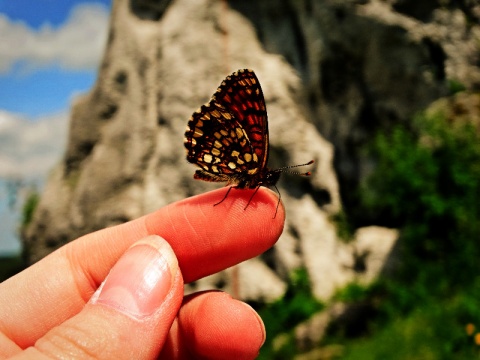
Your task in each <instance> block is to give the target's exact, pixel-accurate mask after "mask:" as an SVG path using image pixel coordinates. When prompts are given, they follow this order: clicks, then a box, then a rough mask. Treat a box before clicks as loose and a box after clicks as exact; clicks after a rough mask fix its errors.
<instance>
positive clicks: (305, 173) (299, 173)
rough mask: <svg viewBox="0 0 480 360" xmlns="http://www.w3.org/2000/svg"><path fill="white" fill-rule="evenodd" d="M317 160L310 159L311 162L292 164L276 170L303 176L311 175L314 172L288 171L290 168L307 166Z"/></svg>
mask: <svg viewBox="0 0 480 360" xmlns="http://www.w3.org/2000/svg"><path fill="white" fill-rule="evenodd" d="M314 162H315V160H310V161H309V162H307V163H305V164H299V165H290V166H285V167H282V168H280V169H276V170H275V171H276V172H277V171H278V172H286V173H289V174H292V175H301V176H310V175H312V173H311V172H310V171H307V172H299V171H288V169H292V168H296V167H300V166H307V165H312V164H313V163H314Z"/></svg>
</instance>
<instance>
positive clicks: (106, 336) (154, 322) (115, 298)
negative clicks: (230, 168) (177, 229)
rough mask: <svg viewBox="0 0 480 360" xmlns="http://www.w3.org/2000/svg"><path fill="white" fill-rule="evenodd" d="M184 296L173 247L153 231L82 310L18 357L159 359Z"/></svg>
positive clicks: (112, 272)
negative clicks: (153, 233) (154, 234)
mask: <svg viewBox="0 0 480 360" xmlns="http://www.w3.org/2000/svg"><path fill="white" fill-rule="evenodd" d="M182 298H183V279H182V276H181V273H180V270H179V268H178V262H177V258H176V257H175V254H174V253H173V250H172V249H171V247H170V245H169V244H168V243H167V242H166V241H165V240H163V239H162V238H160V237H159V236H149V237H147V238H145V239H143V240H141V241H139V242H137V243H135V244H134V245H133V246H132V247H130V248H129V249H128V250H127V251H126V252H125V253H124V254H123V256H122V257H121V258H120V259H119V260H118V262H117V263H116V264H115V266H114V267H113V268H112V269H111V271H110V273H109V274H108V276H107V278H106V279H105V281H104V282H103V284H102V285H101V286H100V288H99V289H98V290H97V291H96V292H95V294H94V295H93V297H92V298H91V299H90V301H89V303H88V304H87V305H86V306H85V307H84V309H83V310H82V311H81V312H80V313H79V314H77V315H76V316H74V317H72V318H70V319H69V320H67V321H65V322H64V323H63V324H61V325H59V326H58V327H56V328H53V329H52V330H50V331H49V332H48V333H47V334H46V335H45V336H44V337H43V338H41V339H39V340H38V341H37V342H36V344H35V346H34V347H32V348H29V349H27V350H25V351H24V352H23V353H22V354H19V356H17V358H20V359H23V358H25V359H26V358H33V357H34V358H37V357H39V355H44V356H46V357H51V358H64V357H68V358H71V359H85V358H89V359H146V358H155V357H157V356H158V354H159V353H160V351H161V349H162V347H163V344H164V343H165V340H166V338H167V335H168V332H169V330H170V327H171V325H172V323H173V321H174V319H175V316H176V315H177V312H178V310H179V308H180V305H181V302H182Z"/></svg>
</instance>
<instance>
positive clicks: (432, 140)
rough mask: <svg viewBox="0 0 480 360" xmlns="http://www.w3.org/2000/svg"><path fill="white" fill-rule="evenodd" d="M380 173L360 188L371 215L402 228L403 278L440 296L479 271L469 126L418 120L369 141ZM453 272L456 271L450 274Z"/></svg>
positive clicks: (476, 158) (475, 159)
mask: <svg viewBox="0 0 480 360" xmlns="http://www.w3.org/2000/svg"><path fill="white" fill-rule="evenodd" d="M373 149H374V153H375V155H376V156H377V159H378V167H377V170H376V171H375V173H374V174H372V176H371V177H370V179H369V180H368V181H367V182H366V184H365V185H364V186H363V187H362V192H361V199H362V203H363V206H364V207H365V208H366V209H367V211H368V212H369V213H371V214H372V213H376V214H379V216H380V217H381V218H382V220H383V222H384V223H385V224H387V225H391V226H394V227H399V228H401V229H402V239H401V241H402V245H403V246H402V251H403V252H402V261H403V262H404V264H405V269H404V270H405V272H406V274H405V275H406V277H405V278H406V279H409V280H411V279H412V276H415V277H416V278H417V279H422V276H423V277H424V278H423V281H425V282H429V281H432V280H435V283H436V284H437V287H438V288H442V291H443V290H445V288H444V287H445V286H446V287H447V288H452V287H456V286H459V285H460V286H461V285H463V284H466V283H468V282H469V281H470V280H471V277H472V274H478V270H480V261H479V255H480V247H479V241H480V219H479V216H480V201H479V199H480V136H479V133H478V131H477V129H476V128H474V126H473V125H471V124H469V123H466V122H462V123H455V122H448V121H447V120H446V119H445V118H443V117H442V116H440V115H437V116H432V117H426V116H421V117H418V118H417V119H416V121H415V122H414V127H413V129H408V128H406V127H404V126H397V127H396V128H394V129H393V131H392V132H391V133H390V134H379V135H378V136H377V137H376V139H375V142H374V147H373ZM453 269H455V271H453Z"/></svg>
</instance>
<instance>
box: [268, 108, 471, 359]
mask: <svg viewBox="0 0 480 360" xmlns="http://www.w3.org/2000/svg"><path fill="white" fill-rule="evenodd" d="M369 151H370V155H371V156H372V157H373V158H374V159H376V162H377V167H376V170H375V171H374V173H372V174H371V176H370V177H369V179H368V180H367V181H366V182H365V183H364V184H363V185H362V186H361V188H360V191H359V196H358V199H359V203H358V209H356V210H357V211H356V212H355V213H354V215H353V216H352V214H348V216H347V215H346V214H342V215H341V216H340V217H339V218H338V219H337V222H338V223H339V224H340V225H341V231H343V232H346V233H349V231H350V230H349V229H354V228H355V227H356V226H358V224H365V220H366V219H375V224H378V225H383V226H389V227H395V228H398V229H400V230H401V238H400V249H399V251H400V254H399V256H400V259H401V262H400V263H401V265H400V267H399V268H398V269H397V271H396V273H395V276H394V277H390V278H388V279H380V280H379V281H378V282H377V283H375V284H373V285H371V286H369V287H363V286H361V285H358V284H355V283H352V284H349V285H348V286H346V287H345V288H344V289H342V290H341V291H339V292H338V293H337V295H336V296H335V298H334V300H335V301H342V302H347V303H353V304H359V305H361V306H363V307H362V308H365V309H369V310H368V314H367V315H364V316H363V318H361V321H364V322H365V323H364V324H363V326H358V324H355V325H354V326H358V328H359V329H361V331H360V332H357V333H355V334H354V335H353V336H352V332H351V331H349V329H346V328H344V329H342V328H339V326H340V327H341V326H347V327H348V326H352V324H351V323H350V324H348V323H343V325H342V324H336V326H333V327H332V329H331V331H330V332H329V334H328V336H327V338H326V339H325V340H324V342H323V343H322V346H325V347H329V346H330V347H332V346H338V344H340V345H341V347H342V352H343V355H342V356H338V355H337V356H336V357H335V355H334V356H332V357H330V358H336V359H382V360H383V359H475V358H476V359H480V132H479V129H477V128H475V126H474V125H472V124H471V123H468V122H467V121H466V120H452V119H447V118H446V117H444V116H442V115H441V114H437V115H429V116H427V115H421V116H418V117H417V118H416V119H415V120H414V121H413V122H412V123H411V124H409V126H406V125H397V126H395V127H394V128H392V129H390V131H389V132H388V133H382V134H378V135H377V136H376V137H375V139H374V141H373V144H372V146H371V147H370V149H369ZM355 214H357V215H358V214H361V216H362V218H361V219H360V218H359V217H356V218H355V217H354V216H355ZM297 276H300V278H301V279H303V281H306V276H305V274H303V275H302V273H299V274H297ZM306 284H308V282H306V283H303V282H302V281H300V282H295V281H292V284H290V287H289V292H288V295H287V296H285V298H284V299H282V300H281V301H278V302H277V303H275V304H272V305H270V306H268V307H267V308H265V309H262V310H261V311H260V313H261V315H262V317H263V319H264V321H265V323H266V328H267V332H268V336H269V339H267V342H266V344H265V346H264V349H263V350H262V354H261V357H260V358H261V359H267V358H268V359H291V358H293V356H294V354H295V353H296V349H295V346H294V343H293V341H292V339H291V336H290V338H288V337H287V340H285V341H283V342H282V343H281V344H283V346H281V347H280V348H279V347H278V346H276V349H275V350H273V348H274V347H275V346H274V344H273V342H272V339H273V338H275V337H276V336H277V335H278V334H280V333H282V332H284V333H287V334H292V332H291V330H290V332H288V331H289V330H288V329H292V328H293V327H294V326H295V325H296V324H298V323H299V322H301V321H302V320H303V319H307V318H309V317H310V316H311V315H312V314H313V313H314V312H316V311H319V309H321V306H320V305H319V304H316V303H315V300H314V299H313V297H312V296H311V294H310V292H309V289H308V285H306ZM277 339H278V338H277ZM275 345H277V343H275Z"/></svg>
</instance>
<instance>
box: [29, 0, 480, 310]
mask: <svg viewBox="0 0 480 360" xmlns="http://www.w3.org/2000/svg"><path fill="white" fill-rule="evenodd" d="M430 3H431V2H429V4H430ZM435 4H436V3H435ZM462 4H463V3H462ZM464 5H465V6H463V7H462V6H456V5H454V4H453V2H452V4H451V6H448V7H447V6H445V7H440V6H439V5H438V6H437V5H435V6H434V5H431V6H430V7H429V6H427V5H425V6H424V7H422V8H421V9H420V6H417V5H415V4H413V1H408V0H405V1H400V0H398V1H388V2H387V1H380V0H371V1H355V0H351V1H350V0H348V1H347V0H346V1H338V0H328V1H314V0H305V1H289V0H276V1H271V2H258V1H243V0H242V1H238V0H235V1H226V0H225V1H218V0H199V1H188V0H171V1H153V0H143V1H140V0H131V1H126V0H118V1H114V3H113V9H112V18H111V24H110V34H109V40H108V44H107V46H106V50H105V55H104V58H103V61H102V64H101V67H100V69H99V74H98V80H97V82H96V84H95V86H94V87H93V89H92V90H91V91H90V92H89V93H88V94H86V95H84V96H83V97H81V98H80V99H79V100H78V101H77V102H76V103H75V104H74V106H73V109H72V113H71V122H70V135H69V139H68V147H67V150H66V153H65V156H64V158H63V161H62V162H61V163H60V164H58V166H57V167H56V168H55V169H54V171H53V172H52V174H51V177H50V179H49V180H48V184H47V186H46V189H45V191H44V193H43V195H42V198H41V201H40V204H39V206H38V208H37V210H36V212H35V214H34V218H33V221H32V223H31V224H30V225H29V226H28V228H26V229H25V231H24V233H23V240H24V245H25V248H26V250H27V251H26V254H27V256H28V259H29V261H30V262H35V261H37V260H39V259H40V258H42V257H43V256H45V255H46V254H48V253H49V252H51V251H53V250H54V249H55V248H57V247H59V246H61V245H62V244H64V243H66V242H68V241H71V240H74V239H75V238H77V237H78V236H81V235H83V234H85V233H88V232H91V231H94V230H97V229H100V228H104V227H106V226H111V225H115V224H118V223H122V222H125V221H128V220H131V219H134V218H136V217H139V216H141V215H143V214H145V213H147V212H150V211H153V210H155V209H157V208H158V207H161V206H163V205H166V204H168V203H170V202H173V201H177V200H180V199H182V198H184V197H186V196H191V195H193V194H197V193H200V192H202V191H206V190H207V189H212V188H214V187H218V186H219V185H218V184H208V183H203V182H199V181H194V180H193V179H192V174H193V172H194V170H195V169H194V167H193V166H192V165H191V164H188V163H187V162H186V160H185V152H184V148H183V145H182V144H183V133H184V129H185V125H186V123H187V120H188V118H189V117H190V115H191V114H192V112H193V111H195V110H196V109H197V108H198V107H199V106H200V105H201V104H203V103H205V102H206V101H207V100H208V99H209V98H210V96H211V95H212V94H213V92H214V91H215V89H216V87H217V86H218V85H219V84H220V82H221V81H222V80H223V78H224V77H225V76H226V75H228V74H230V73H231V72H233V71H235V70H237V69H239V68H252V69H254V70H255V72H256V73H257V76H258V77H259V79H260V82H261V85H262V88H263V92H264V94H265V98H266V102H267V108H268V114H269V120H270V122H269V124H270V125H269V128H270V139H271V141H270V142H271V148H272V153H271V164H270V165H271V167H277V166H283V165H288V164H298V163H303V162H306V161H308V160H310V159H312V158H313V159H315V160H316V164H317V165H316V168H315V170H314V172H313V176H312V177H311V178H309V179H308V180H305V179H298V178H297V179H295V178H290V177H288V176H284V177H283V178H282V180H281V181H280V183H279V188H280V191H281V193H282V199H283V200H284V202H285V205H286V209H287V221H286V225H285V230H284V234H283V235H282V238H281V239H280V241H279V242H278V244H277V245H276V246H275V247H274V248H273V249H272V250H271V251H269V252H267V253H266V254H264V255H263V256H261V257H259V258H258V259H253V260H251V261H249V262H246V263H244V264H241V265H240V268H239V275H240V284H241V287H240V288H241V292H240V296H241V297H242V298H244V299H255V300H257V301H259V300H265V301H269V300H272V299H274V298H277V297H279V296H281V294H282V293H283V291H284V289H285V280H286V279H287V278H288V275H289V273H290V272H291V271H292V270H293V269H294V268H296V267H298V266H306V269H307V271H308V273H309V275H310V278H311V281H312V288H313V290H314V294H315V295H316V296H317V297H319V298H321V299H328V298H329V297H330V296H331V295H332V293H333V292H334V291H335V289H336V288H338V287H340V286H343V285H344V284H346V283H348V282H350V281H352V280H358V279H360V280H361V281H367V280H369V279H372V278H374V277H375V276H376V275H378V273H379V272H380V271H382V268H383V267H384V261H385V259H386V258H388V256H389V254H390V251H391V249H392V248H393V245H394V243H395V241H396V238H397V234H396V232H395V231H394V230H389V229H384V228H378V227H368V228H364V229H360V230H358V232H357V235H356V237H355V239H354V240H353V241H352V242H351V243H349V244H345V243H343V242H341V241H340V239H339V238H338V236H337V232H336V229H335V226H334V224H333V223H332V221H331V220H330V219H331V215H333V214H335V213H337V212H338V211H339V210H340V209H341V207H342V205H341V203H343V205H344V208H346V209H351V208H354V207H355V202H354V201H355V198H354V197H353V196H352V195H351V194H352V193H353V189H355V188H356V185H357V184H358V182H359V181H360V180H361V179H362V178H363V177H364V176H365V174H366V172H367V171H368V169H369V167H370V166H371V163H370V160H369V159H368V158H365V157H364V155H363V153H362V152H361V151H360V150H361V149H362V146H364V145H365V144H366V143H368V141H369V139H370V138H371V135H372V134H373V133H374V132H375V131H377V130H378V129H381V128H382V127H388V126H389V125H391V124H393V123H395V122H400V121H402V122H406V121H408V120H409V118H410V117H411V116H412V115H413V114H414V113H415V112H417V111H419V110H421V109H423V108H425V107H426V106H427V105H428V104H429V103H430V102H432V101H433V100H435V99H437V98H439V97H441V96H443V95H445V94H447V93H448V86H447V85H448V82H449V81H454V82H458V83H462V84H463V85H464V86H465V87H467V88H478V87H479V85H480V70H479V68H478V61H479V49H478V39H479V38H480V35H479V34H480V27H479V26H478V18H479V9H478V6H477V7H475V6H473V5H468V3H467V2H465V4H464ZM467 5H468V6H467ZM471 19H476V20H477V22H476V23H475V22H472V21H471ZM476 41H477V42H476ZM339 185H340V186H339ZM340 199H342V201H341V200H340ZM359 261H361V266H358V264H359ZM252 272H253V273H254V274H255V279H256V280H257V281H256V282H253V281H248V279H249V278H251V276H252ZM362 279H363V280H362ZM255 283H256V284H257V285H255ZM212 284H213V285H221V286H222V287H223V288H226V289H228V288H229V281H228V272H226V273H222V274H217V275H215V276H213V277H211V278H208V279H202V280H200V281H198V282H197V283H195V284H194V285H192V289H201V288H204V287H208V286H212ZM242 284H243V285H242ZM247 284H248V285H247ZM265 284H268V286H267V285H265Z"/></svg>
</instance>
